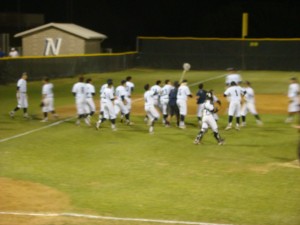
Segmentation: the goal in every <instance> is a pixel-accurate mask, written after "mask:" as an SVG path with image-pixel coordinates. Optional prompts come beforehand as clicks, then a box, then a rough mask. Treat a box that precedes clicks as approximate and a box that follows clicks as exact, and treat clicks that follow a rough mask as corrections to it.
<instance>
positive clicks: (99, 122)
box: [96, 120, 101, 130]
mask: <svg viewBox="0 0 300 225" xmlns="http://www.w3.org/2000/svg"><path fill="white" fill-rule="evenodd" d="M100 124H101V120H99V121H98V122H97V123H96V130H99V128H100Z"/></svg>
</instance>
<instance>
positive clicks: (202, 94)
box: [196, 89, 207, 104]
mask: <svg viewBox="0 0 300 225" xmlns="http://www.w3.org/2000/svg"><path fill="white" fill-rule="evenodd" d="M206 92H207V91H205V90H203V89H199V90H198V92H197V94H196V96H198V97H199V98H198V99H197V104H202V103H204V102H205V99H206Z"/></svg>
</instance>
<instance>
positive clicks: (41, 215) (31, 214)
mask: <svg viewBox="0 0 300 225" xmlns="http://www.w3.org/2000/svg"><path fill="white" fill-rule="evenodd" d="M0 214H1V215H17V216H37V217H61V216H66V217H80V218H87V219H98V220H117V221H136V222H152V223H167V224H188V225H232V224H220V223H205V222H190V221H178V220H154V219H145V218H124V217H123V218H122V217H111V216H95V215H87V214H78V213H25V212H0Z"/></svg>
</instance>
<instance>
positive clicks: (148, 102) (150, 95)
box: [144, 90, 156, 106]
mask: <svg viewBox="0 0 300 225" xmlns="http://www.w3.org/2000/svg"><path fill="white" fill-rule="evenodd" d="M155 95H156V94H155V92H154V91H152V90H148V91H146V92H145V93H144V101H145V106H152V105H154V96H155Z"/></svg>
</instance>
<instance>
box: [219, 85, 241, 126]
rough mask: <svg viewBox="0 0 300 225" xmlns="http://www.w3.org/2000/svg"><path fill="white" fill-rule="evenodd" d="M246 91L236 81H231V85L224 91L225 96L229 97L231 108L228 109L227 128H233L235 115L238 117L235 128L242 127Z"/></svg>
mask: <svg viewBox="0 0 300 225" xmlns="http://www.w3.org/2000/svg"><path fill="white" fill-rule="evenodd" d="M244 94H245V91H244V90H243V89H242V88H241V87H240V86H238V85H237V84H236V83H235V82H234V81H232V82H231V86H230V87H229V88H228V89H227V90H226V91H225V92H224V97H229V99H230V102H229V109H228V125H227V127H226V128H225V130H229V129H231V128H232V120H233V116H235V118H236V125H235V129H236V130H239V129H240V117H241V101H242V96H243V95H244Z"/></svg>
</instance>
